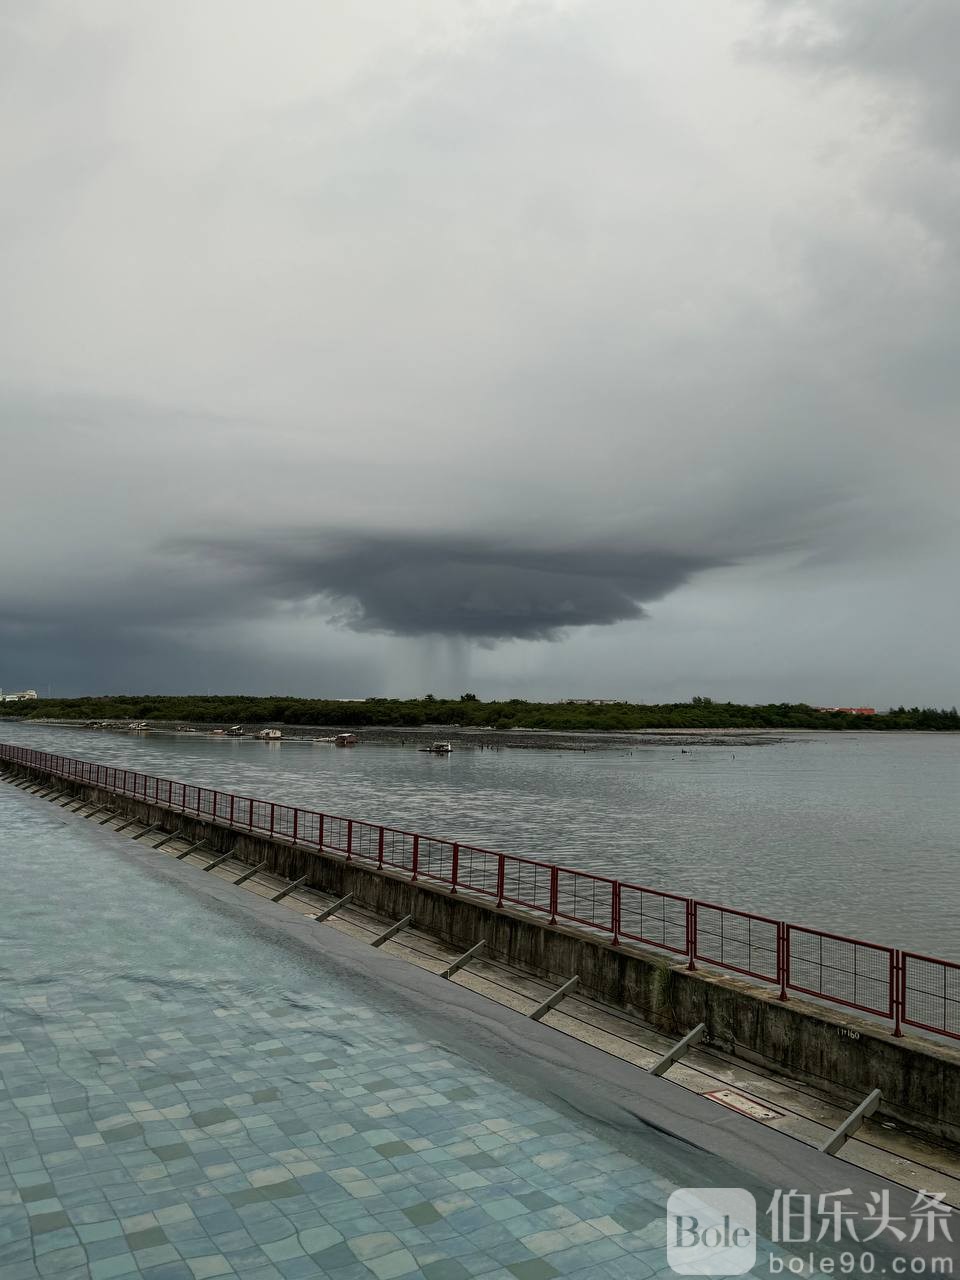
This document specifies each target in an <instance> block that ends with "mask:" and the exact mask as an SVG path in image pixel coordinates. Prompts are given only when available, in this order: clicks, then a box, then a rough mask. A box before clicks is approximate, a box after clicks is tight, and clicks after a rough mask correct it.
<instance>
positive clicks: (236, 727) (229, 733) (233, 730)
mask: <svg viewBox="0 0 960 1280" xmlns="http://www.w3.org/2000/svg"><path fill="white" fill-rule="evenodd" d="M223 732H224V735H225V736H226V737H228V738H242V737H243V734H244V729H243V725H242V724H232V725H231V726H230V728H229V729H224V731H223Z"/></svg>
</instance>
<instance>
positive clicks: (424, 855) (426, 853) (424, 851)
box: [417, 836, 453, 884]
mask: <svg viewBox="0 0 960 1280" xmlns="http://www.w3.org/2000/svg"><path fill="white" fill-rule="evenodd" d="M417 863H418V874H419V875H421V876H430V878H431V879H432V880H443V881H444V882H445V883H446V884H452V882H453V845H452V844H451V842H450V841H449V840H435V839H434V838H433V837H432V836H421V837H420V848H419V857H418V859H417Z"/></svg>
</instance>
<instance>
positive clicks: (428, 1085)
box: [0, 787, 673, 1280]
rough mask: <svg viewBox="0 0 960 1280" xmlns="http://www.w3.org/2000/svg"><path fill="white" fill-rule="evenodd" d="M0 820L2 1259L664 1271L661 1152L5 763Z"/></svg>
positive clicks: (13, 1274) (177, 1266) (116, 1270)
mask: <svg viewBox="0 0 960 1280" xmlns="http://www.w3.org/2000/svg"><path fill="white" fill-rule="evenodd" d="M0 831H2V833H3V836H2V845H0V856H2V866H3V874H4V884H5V889H6V891H7V892H6V895H5V896H6V899H7V902H8V904H12V905H10V906H8V908H7V909H5V912H4V914H3V917H2V921H0V933H2V942H3V950H2V953H0V955H2V960H0V964H2V966H3V967H2V968H0V1001H2V1003H0V1081H2V1084H0V1150H2V1157H0V1263H2V1266H0V1273H2V1276H3V1280H32V1278H33V1277H37V1276H42V1277H57V1280H73V1278H79V1277H92V1278H93V1280H120V1278H122V1277H137V1276H142V1277H144V1278H145V1280H208V1278H211V1277H219V1276H242V1277H246V1278H247V1280H297V1278H299V1277H315V1276H330V1277H333V1278H334V1280H370V1277H375V1280H395V1278H397V1277H403V1276H425V1277H427V1278H428V1280H467V1277H474V1276H484V1277H489V1280H551V1277H555V1276H565V1277H591V1278H593V1277H598V1276H602V1277H611V1278H613V1280H618V1278H621V1277H622V1280H643V1278H644V1277H650V1276H654V1275H673V1272H671V1271H670V1270H669V1269H668V1268H667V1265H666V1259H665V1251H664V1225H663V1206H664V1203H665V1201H666V1197H667V1194H668V1193H669V1191H670V1190H671V1187H670V1186H669V1184H668V1183H667V1182H666V1181H665V1180H664V1179H663V1178H661V1177H659V1176H658V1175H657V1173H656V1172H655V1170H653V1169H652V1168H647V1167H645V1166H644V1165H642V1164H640V1163H639V1162H638V1161H637V1160H636V1159H634V1158H632V1157H631V1156H628V1155H626V1154H624V1153H622V1152H621V1151H618V1150H617V1149H616V1148H615V1147H614V1146H612V1145H610V1144H609V1143H607V1142H605V1141H604V1140H602V1139H601V1138H599V1137H597V1136H596V1135H595V1134H594V1133H592V1132H591V1131H590V1130H589V1129H588V1128H586V1127H583V1126H581V1125H579V1124H578V1123H577V1122H576V1120H575V1118H573V1117H572V1116H570V1115H564V1114H561V1113H560V1112H559V1111H557V1110H554V1109H551V1107H550V1106H549V1105H547V1104H546V1103H544V1102H542V1101H538V1100H536V1099H532V1098H531V1097H528V1096H526V1095H525V1094H523V1093H521V1092H519V1091H516V1090H513V1089H510V1088H506V1087H504V1086H503V1085H502V1084H500V1083H498V1082H497V1081H496V1080H495V1079H493V1078H491V1076H489V1075H487V1074H485V1073H484V1072H483V1071H482V1070H480V1069H478V1068H476V1067H474V1066H472V1065H471V1064H470V1063H468V1062H467V1061H465V1060H462V1059H460V1058H458V1057H456V1056H454V1055H452V1054H451V1053H449V1052H445V1051H443V1050H441V1049H439V1048H438V1047H437V1046H435V1045H432V1044H430V1043H425V1042H423V1041H422V1040H419V1039H417V1037H416V1034H415V1032H414V1030H413V1028H411V1027H410V1026H407V1025H405V1024H404V1022H403V1020H402V1019H401V1018H399V1017H398V1016H392V1015H390V1014H384V1013H383V1012H382V1010H378V1009H377V1008H375V1007H372V1005H371V1002H370V1001H367V1000H364V999H362V998H358V995H357V992H356V991H354V990H353V989H352V988H351V987H350V986H348V985H346V984H344V983H342V982H341V981H339V980H337V981H334V980H333V979H332V978H331V977H330V975H327V974H324V973H323V972H322V971H321V970H320V969H319V968H318V967H317V964H316V962H314V961H311V960H310V959H309V957H307V956H305V954H304V953H303V952H302V951H300V952H298V951H297V949H296V948H295V947H291V948H288V947H286V946H285V945H282V944H280V943H278V942H277V941H276V940H275V938H274V936H273V935H272V934H268V933H265V932H263V931H258V929H257V928H256V926H254V925H251V924H248V923H246V922H244V921H242V920H237V919H235V918H232V917H231V916H229V915H228V914H225V913H218V912H217V911H216V910H214V909H211V908H210V907H209V906H208V905H206V904H204V903H203V902H201V901H199V900H198V899H197V898H196V897H194V896H193V895H192V894H191V892H190V891H189V890H186V889H180V888H179V887H178V886H176V885H175V884H171V883H167V882H165V881H164V880H162V879H158V878H157V877H156V876H154V875H151V874H150V872H149V870H148V859H149V858H150V856H151V855H150V853H149V851H147V850H144V851H143V852H142V854H141V853H138V854H137V855H135V856H132V855H130V854H129V853H125V852H124V851H123V849H122V848H121V846H120V843H119V838H117V839H115V840H114V842H113V843H112V844H111V843H110V842H109V841H108V840H107V839H106V838H105V837H103V836H98V835H97V834H96V833H94V832H92V831H91V830H90V829H89V828H87V827H85V826H83V825H82V824H80V823H79V821H78V820H76V819H72V820H71V819H63V818H62V817H58V816H56V815H55V811H44V810H42V808H40V806H39V805H38V804H37V803H36V802H30V801H27V800H25V799H24V798H23V797H21V796H20V795H19V794H18V793H16V792H13V793H12V794H11V791H10V789H9V788H6V787H0ZM156 856H157V857H159V855H156Z"/></svg>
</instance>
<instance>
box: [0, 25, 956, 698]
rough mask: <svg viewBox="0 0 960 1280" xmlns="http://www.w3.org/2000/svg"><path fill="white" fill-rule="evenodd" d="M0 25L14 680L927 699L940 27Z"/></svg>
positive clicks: (945, 265)
mask: <svg viewBox="0 0 960 1280" xmlns="http://www.w3.org/2000/svg"><path fill="white" fill-rule="evenodd" d="M479 9H482V10H483V18H482V20H481V19H479V18H478V17H477V14H478V11H479ZM708 9H709V15H708V16H705V15H707V10H708ZM0 10H2V11H3V13H5V14H7V15H9V16H8V17H6V18H4V17H3V14H2V13H0V24H2V23H3V22H4V21H5V22H6V24H7V25H6V26H0V31H2V34H3V36H4V37H5V38H4V39H2V40H0V70H2V72H3V75H2V79H3V81H4V95H5V96H4V102H5V104H6V105H7V106H8V107H9V110H8V111H7V112H5V113H4V114H3V117H2V120H0V144H2V145H0V155H2V157H3V158H2V161H0V165H2V176H3V178H4V179H5V180H6V186H7V187H9V189H10V190H11V191H12V192H13V193H14V196H13V200H12V203H11V205H10V210H9V211H8V214H7V215H3V214H0V224H2V225H3V227H4V229H5V230H6V231H7V233H8V234H7V235H5V236H2V237H0V274H2V275H3V277H4V291H3V294H2V296H0V335H2V341H0V434H2V435H3V438H4V443H3V448H2V450H0V457H2V459H3V467H4V477H5V478H4V489H3V496H2V500H0V546H2V550H3V553H4V555H3V564H2V566H0V659H2V661H0V683H2V684H4V685H8V686H10V685H14V684H26V685H32V684H37V685H39V684H42V683H44V682H45V679H49V680H51V681H52V682H53V683H54V685H55V687H60V688H63V687H64V685H65V684H69V685H70V687H72V688H74V689H76V690H77V691H80V690H84V689H90V688H118V687H122V686H124V685H126V686H127V687H131V688H133V687H137V688H151V687H152V688H157V689H159V688H161V687H163V688H168V689H170V688H178V687H180V688H195V687H198V685H201V686H202V685H206V684H207V683H209V684H211V685H213V686H214V687H217V686H218V685H226V684H232V685H234V686H237V687H240V686H242V687H247V688H250V689H254V688H256V689H258V690H269V689H270V688H291V687H296V686H299V687H300V688H302V690H303V691H304V692H307V691H310V692H314V691H315V692H328V693H335V692H337V691H338V685H339V687H340V688H342V689H343V691H344V692H361V693H363V692H370V691H371V689H372V690H373V691H377V690H382V689H390V690H391V691H394V692H397V693H405V692H410V691H411V690H415V689H416V688H417V687H418V686H419V687H420V688H424V687H430V685H429V683H427V684H424V683H421V676H420V675H419V674H417V672H416V670H415V667H414V663H415V659H416V655H418V654H427V653H428V652H436V653H442V652H445V651H446V650H449V651H450V652H451V654H452V653H454V652H457V653H461V652H468V653H469V654H470V655H471V657H472V660H473V661H474V663H475V665H476V666H477V667H479V668H481V669H482V670H483V671H484V673H485V678H486V679H487V681H488V684H487V688H488V689H489V690H490V691H496V690H497V688H503V687H510V688H512V689H515V690H518V691H522V692H524V693H525V694H530V695H531V696H535V695H536V694H537V693H538V692H542V691H546V690H548V689H556V691H557V692H558V694H562V693H563V692H566V691H569V689H570V686H571V684H573V685H575V684H576V683H577V680H578V679H579V678H580V677H579V675H578V672H579V671H581V670H583V669H587V670H590V671H591V672H595V671H597V670H602V671H603V673H604V676H605V678H606V679H607V680H608V681H609V683H608V686H607V687H608V688H609V689H610V690H611V693H612V694H615V693H616V692H617V684H618V681H623V682H625V683H626V682H629V681H630V680H631V679H633V678H634V672H635V671H636V670H637V666H638V664H637V662H636V654H637V648H638V646H640V645H642V647H643V655H644V663H643V669H644V671H645V672H650V673H655V676H654V675H653V674H651V677H650V678H651V679H654V678H655V679H656V680H657V682H658V687H659V688H660V689H666V688H671V690H672V689H673V684H672V682H675V681H676V679H677V678H678V677H677V664H678V662H679V661H680V658H679V648H678V646H679V645H680V644H681V642H682V645H683V646H684V652H685V653H686V655H687V656H686V658H685V659H684V661H685V662H687V663H688V664H689V665H688V667H687V668H686V669H685V672H684V677H683V679H684V683H686V682H687V681H688V676H687V674H686V672H689V682H690V684H691V686H692V688H694V689H697V690H699V689H701V688H702V689H706V688H707V686H708V685H709V683H710V678H711V674H712V673H713V674H717V675H718V677H719V676H720V675H723V676H724V678H726V679H728V681H729V683H728V684H727V686H726V690H727V692H728V693H730V694H733V695H736V693H737V682H738V681H739V687H740V688H741V689H744V690H745V689H747V688H750V689H751V690H754V691H755V692H757V693H758V695H759V696H760V697H762V698H764V699H766V698H769V697H774V698H776V697H778V696H780V694H781V693H782V689H781V688H779V687H778V678H777V674H776V671H777V669H778V668H779V669H780V670H781V671H782V672H784V673H786V675H787V676H789V674H790V672H791V671H794V670H797V669H799V665H798V664H802V663H804V662H806V663H808V667H807V668H805V669H809V670H810V671H812V672H813V674H812V675H811V676H810V677H809V683H808V684H807V685H806V686H805V687H804V688H802V689H797V690H794V692H796V693H798V694H800V695H801V696H803V695H805V696H808V697H810V698H816V697H821V696H822V697H823V699H824V700H825V701H826V700H831V698H830V696H828V695H826V694H823V693H822V691H819V690H818V689H817V687H816V669H817V664H819V668H818V669H819V670H821V671H822V672H823V673H825V678H826V676H827V675H830V673H833V672H835V671H836V670H837V669H838V667H839V666H840V664H841V663H842V662H843V661H844V660H846V661H847V663H848V670H852V671H857V670H859V668H860V666H863V668H864V675H863V681H864V682H866V681H868V680H877V681H879V680H880V679H881V676H882V680H883V682H884V683H885V684H886V685H889V684H891V683H892V682H895V681H896V680H898V679H899V678H900V673H901V672H902V671H903V670H904V669H908V670H910V671H911V672H913V671H915V670H916V664H915V663H914V660H913V650H912V647H911V643H910V638H909V634H908V632H909V628H910V626H911V625H913V623H912V618H913V617H915V616H924V617H926V616H927V615H928V612H929V607H930V606H929V605H928V606H927V607H924V606H923V604H922V596H923V591H922V589H923V587H924V586H926V588H927V593H928V595H929V596H930V598H931V600H932V599H934V598H935V599H936V600H938V601H941V602H942V603H943V608H944V610H945V613H944V618H943V619H942V620H941V623H940V624H939V626H938V629H937V631H936V634H935V636H934V641H936V639H937V637H939V644H940V650H939V657H938V658H935V659H931V662H930V663H929V664H928V666H929V668H930V671H929V674H928V673H927V672H926V671H924V672H922V673H918V674H917V675H916V677H915V679H916V681H917V682H918V685H919V683H920V682H922V681H926V682H927V687H926V689H923V688H919V687H918V685H915V686H914V688H915V693H914V694H913V695H912V696H913V698H914V700H921V701H924V700H938V699H947V700H953V697H952V695H949V694H947V693H945V692H944V689H945V688H947V689H948V688H949V687H950V682H951V681H952V680H953V675H954V672H955V659H954V655H953V652H952V648H951V645H950V642H949V637H950V636H952V635H953V634H954V633H955V630H956V625H955V620H954V622H953V623H950V622H949V621H948V620H946V614H947V613H948V612H950V613H951V617H952V616H953V614H955V612H956V603H955V601H954V600H953V599H952V597H951V598H950V599H949V600H945V599H944V596H945V593H944V592H943V587H942V583H943V581H944V578H945V576H946V575H945V574H944V572H943V570H942V567H941V563H942V562H943V561H947V562H948V561H949V559H950V558H951V556H955V548H956V530H955V524H956V521H955V494H954V492H953V491H954V489H955V480H954V476H955V475H956V469H957V466H960V458H958V460H957V461H954V460H953V457H952V455H953V454H955V453H956V450H957V445H958V441H960V437H958V435H957V432H956V405H957V401H958V395H960V387H958V381H957V379H958V373H957V369H958V364H957V362H956V361H955V360H953V359H952V352H953V351H954V349H955V347H956V335H957V329H958V321H957V315H958V299H960V276H958V272H957V269H956V258H957V249H956V240H957V238H956V234H955V220H956V214H955V210H956V208H957V207H958V194H960V193H958V192H957V191H956V189H955V187H952V186H951V183H954V184H955V183H956V181H957V179H956V177H955V176H953V177H951V175H955V174H956V172H957V169H956V166H951V165H949V164H944V163H943V156H944V153H945V151H946V150H947V149H948V148H950V147H951V146H952V145H953V142H954V141H955V138H956V136H957V134H958V132H960V131H958V128H957V121H958V109H957V100H958V93H960V89H958V83H960V81H958V79H957V77H956V76H955V75H954V73H953V66H952V62H951V58H952V54H953V49H954V47H955V45H956V43H957V40H956V39H955V38H954V37H955V34H956V25H957V22H958V21H960V17H958V14H960V10H958V9H957V8H956V5H955V0H928V3H926V4H924V5H912V6H907V5H904V6H900V5H898V4H897V3H895V0H842V3H841V0H810V2H809V3H783V4H781V3H777V4H776V5H773V4H769V5H764V3H763V0H757V3H756V4H748V5H743V4H740V3H737V2H736V0H717V3H716V5H715V6H712V5H711V6H704V5H703V4H702V0H671V3H669V4H665V3H664V4H659V5H653V6H636V5H635V6H630V5H625V4H623V3H622V0H587V2H586V3H579V2H578V3H575V4H568V3H566V2H565V0H558V2H557V3H554V2H553V0H539V2H538V3H537V4H535V5H531V4H527V3H525V0H516V3H514V2H513V0H485V3H484V5H482V6H479V7H478V6H476V5H474V4H473V3H472V2H471V0H389V3H388V2H387V0H367V3H365V4H363V5H360V6H336V5H317V4H316V3H315V2H314V0H286V2H285V5H284V21H283V22H278V21H277V20H276V16H275V15H274V14H273V13H272V12H268V9H267V8H266V7H264V6H259V7H258V6H249V5H248V6H237V5H236V4H235V3H232V2H231V0H207V2H206V3H205V4H203V5H189V4H183V5H172V6H157V5H155V4H153V5H152V4H150V3H148V0H102V3H100V4H98V5H97V12H96V17H95V18H94V19H91V18H90V17H89V15H88V14H87V11H86V10H82V9H81V8H78V7H73V8H71V7H69V6H64V5H62V4H60V3H56V2H55V0H54V2H48V0H36V2H35V3H32V4H30V5H27V6H23V5H20V6H17V5H11V4H8V5H7V6H6V7H5V9H4V6H3V3H2V0H0ZM764 14H766V15H767V16H769V17H770V21H769V22H763V21H758V15H761V16H762V15H764ZM381 18H382V19H383V21H380V19H381ZM804 21H806V22H807V25H806V28H805V27H804ZM224 31H229V32H230V39H229V41H224V38H223V32H224ZM745 48H749V49H750V53H751V56H750V57H744V56H743V50H744V49H745ZM678 88H679V91H678ZM905 138H906V139H907V140H908V141H909V143H910V145H904V139H905ZM5 216H6V218H7V221H6V222H3V218H4V217H5ZM295 530H296V531H295ZM425 530H430V531H431V532H425ZM174 538H177V539H179V541H178V543H177V545H176V547H175V548H174V546H173V544H172V542H171V539H174ZM725 565H729V566H731V568H730V569H728V570H725V571H723V572H712V571H713V570H718V569H720V568H721V567H722V566H725ZM908 570H909V572H908ZM898 574H899V575H900V577H899V578H898V576H897V575H898ZM908 577H909V579H910V581H911V582H913V583H914V585H915V587H916V595H915V597H914V599H915V601H920V602H921V603H916V604H914V605H913V606H912V609H913V613H912V614H911V617H910V618H907V619H906V621H905V622H904V626H903V629H902V631H901V632H899V633H898V636H897V640H896V643H895V644H891V645H890V648H889V652H884V653H880V652H879V650H878V648H877V645H876V644H875V640H876V636H877V634H878V633H882V634H884V635H887V634H888V632H886V631H884V630H883V627H882V624H877V623H876V622H875V621H868V620H867V619H868V618H869V619H873V618H875V617H876V614H871V613H870V610H869V608H867V604H868V603H869V601H867V602H866V603H865V604H864V607H863V609H862V610H861V612H859V613H857V612H851V611H849V609H848V607H847V603H846V602H847V597H848V595H849V594H850V593H851V592H856V591H857V590H859V589H860V588H861V587H862V588H863V591H864V592H865V593H866V594H867V595H869V599H870V600H872V601H874V602H876V601H881V602H882V603H883V605H884V607H886V605H887V602H888V601H889V600H891V599H893V600H896V601H898V602H899V601H900V600H901V599H902V597H903V588H902V586H901V585H897V584H898V583H902V582H903V581H904V580H905V579H906V578H908ZM864 584H866V585H864ZM868 588H869V590H868ZM654 601H656V602H658V603H657V607H656V609H651V613H652V614H654V617H653V618H652V620H651V623H650V624H649V625H645V626H643V627H642V628H641V627H639V626H631V625H629V624H630V623H632V622H635V621H636V620H639V619H642V618H643V616H644V611H645V607H646V606H648V605H649V604H650V602H654ZM845 610H846V611H845ZM951 611H952V612H951ZM785 618H786V619H788V622H787V623H784V619H785ZM2 619H5V620H6V626H5V628H4V627H3V622H2ZM331 619H334V620H339V622H340V624H341V625H340V626H333V627H331V626H327V625H325V624H326V622H327V621H329V620H331ZM811 620H816V625H817V626H818V627H820V628H821V629H822V631H821V634H822V635H824V636H827V635H829V640H827V639H824V640H823V642H822V647H821V648H819V649H817V648H816V647H815V646H814V647H811V644H810V642H809V637H808V634H807V633H806V632H805V628H810V627H811V626H812V625H814V624H813V623H812V621H811ZM617 624H627V625H617ZM831 628H832V630H831ZM561 635H565V636H566V637H567V639H566V641H565V643H564V644H562V645H561V644H552V645H548V644H546V643H545V644H538V641H540V640H551V639H553V638H555V637H559V636H561ZM422 636H428V637H437V636H439V637H444V638H442V639H433V638H430V639H426V640H423V639H421V638H420V637H422ZM408 637H409V638H408ZM458 637H466V638H467V639H466V640H461V639H458ZM513 637H523V638H524V639H525V641H526V643H524V644H523V645H512V644H511V643H510V640H511V638H513ZM468 641H469V642H468ZM472 642H479V644H483V645H484V646H485V647H484V649H483V652H482V653H479V652H478V651H477V650H478V647H479V644H478V643H472ZM493 642H502V643H496V644H494V643H493ZM487 646H490V647H487ZM758 649H762V650H763V651H764V653H765V654H766V655H767V656H768V659H769V663H768V670H769V672H770V674H769V675H768V676H766V677H765V679H766V684H765V685H764V687H763V688H759V687H758V686H757V681H756V680H755V679H754V677H755V675H756V671H757V669H758V668H757V666H756V661H755V658H754V657H753V656H751V655H754V654H755V653H756V651H757V650H758ZM866 651H869V652H870V653H871V655H873V656H871V657H870V659H869V661H865V660H864V657H863V655H864V653H865V652H866ZM931 652H932V651H931ZM411 654H412V655H414V656H413V658H411ZM844 654H846V658H844ZM361 655H362V656H363V662H365V663H367V664H368V666H367V667H366V668H364V669H362V670H360V669H358V668H356V663H358V662H359V661H360V657H361ZM811 655H815V658H814V657H811ZM451 661H452V659H451ZM58 673H62V674H58ZM218 673H219V675H218ZM451 678H453V677H451ZM457 681H458V682H459V676H458V677H457ZM751 682H752V683H751ZM454 687H456V685H455V686H454ZM463 687H468V686H463ZM469 687H472V685H471V686H469ZM859 689H860V692H858V693H857V695H856V698H857V700H861V701H869V700H871V698H872V697H873V696H876V697H878V698H879V697H881V695H880V694H876V695H871V694H870V693H869V690H868V689H867V688H866V687H865V684H864V683H861V684H860V686H859ZM478 691H483V688H482V686H480V685H478ZM638 692H639V691H638ZM643 692H644V693H646V694H648V695H650V696H654V695H655V694H656V689H654V688H647V689H645V690H643ZM891 696H893V695H891ZM905 696H906V695H905ZM848 698H850V699H853V698H854V694H853V693H852V692H850V691H849V690H841V689H836V688H835V692H834V694H833V695H832V700H834V701H838V700H841V699H843V700H846V699H848Z"/></svg>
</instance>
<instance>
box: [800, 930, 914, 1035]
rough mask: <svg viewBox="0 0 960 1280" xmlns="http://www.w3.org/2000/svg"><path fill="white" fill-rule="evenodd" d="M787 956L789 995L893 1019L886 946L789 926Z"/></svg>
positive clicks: (890, 962)
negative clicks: (800, 994)
mask: <svg viewBox="0 0 960 1280" xmlns="http://www.w3.org/2000/svg"><path fill="white" fill-rule="evenodd" d="M786 951H787V956H786V965H787V986H788V987H789V988H790V990H791V991H803V992H805V993H806V994H807V995H810V996H821V997H822V998H823V999H824V1000H830V1001H831V1002H832V1003H834V1004H845V1005H849V1006H850V1007H851V1008H853V1009H862V1010H863V1011H864V1012H865V1013H876V1014H879V1015H880V1016H881V1017H884V1018H892V1017H893V992H894V953H893V951H892V950H891V949H890V947H879V946H876V945H875V944H874V943H872V942H858V941H857V940H856V939H854V938H844V937H841V936H839V935H838V934H834V933H820V932H819V931H818V930H816V929H802V928H799V927H798V926H797V925H793V924H790V925H787V928H786Z"/></svg>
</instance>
